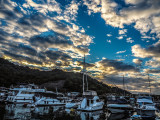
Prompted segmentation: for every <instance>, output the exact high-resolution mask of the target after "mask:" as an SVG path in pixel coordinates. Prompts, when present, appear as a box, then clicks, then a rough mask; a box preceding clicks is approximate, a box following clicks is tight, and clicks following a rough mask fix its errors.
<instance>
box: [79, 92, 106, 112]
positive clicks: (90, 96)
mask: <svg viewBox="0 0 160 120" xmlns="http://www.w3.org/2000/svg"><path fill="white" fill-rule="evenodd" d="M83 97H84V98H83V100H82V102H81V104H80V105H79V106H78V109H77V110H81V111H97V110H102V109H103V105H104V102H103V101H101V100H100V99H99V97H98V96H97V92H96V91H85V92H83Z"/></svg>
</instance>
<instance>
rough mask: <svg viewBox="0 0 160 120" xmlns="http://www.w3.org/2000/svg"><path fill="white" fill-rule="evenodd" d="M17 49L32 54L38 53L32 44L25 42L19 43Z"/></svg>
mask: <svg viewBox="0 0 160 120" xmlns="http://www.w3.org/2000/svg"><path fill="white" fill-rule="evenodd" d="M17 50H20V51H23V52H24V53H26V54H29V55H32V56H34V55H36V54H37V51H36V50H35V49H33V48H32V47H31V46H28V45H24V44H19V45H18V46H17Z"/></svg>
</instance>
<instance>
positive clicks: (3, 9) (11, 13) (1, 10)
mask: <svg viewBox="0 0 160 120" xmlns="http://www.w3.org/2000/svg"><path fill="white" fill-rule="evenodd" d="M0 5H1V6H0V14H3V15H4V17H5V19H7V20H13V19H17V18H18V14H20V12H19V10H18V9H17V8H16V7H15V8H12V7H11V6H12V3H11V2H10V1H9V0H1V1H0ZM9 7H10V8H11V9H12V10H11V9H8V8H9Z"/></svg>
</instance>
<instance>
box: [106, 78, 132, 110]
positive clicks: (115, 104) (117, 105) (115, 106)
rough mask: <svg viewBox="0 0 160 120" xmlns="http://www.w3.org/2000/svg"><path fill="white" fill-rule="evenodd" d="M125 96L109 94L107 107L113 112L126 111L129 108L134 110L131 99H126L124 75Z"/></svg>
mask: <svg viewBox="0 0 160 120" xmlns="http://www.w3.org/2000/svg"><path fill="white" fill-rule="evenodd" d="M123 89H124V95H123V96H114V95H112V96H107V108H108V111H110V112H111V113H124V112H127V111H128V110H132V106H131V105H130V104H129V101H128V100H126V99H125V85H124V76H123Z"/></svg>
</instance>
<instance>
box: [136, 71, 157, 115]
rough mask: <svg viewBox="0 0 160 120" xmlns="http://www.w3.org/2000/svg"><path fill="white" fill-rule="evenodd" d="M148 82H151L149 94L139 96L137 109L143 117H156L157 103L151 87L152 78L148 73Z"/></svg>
mask: <svg viewBox="0 0 160 120" xmlns="http://www.w3.org/2000/svg"><path fill="white" fill-rule="evenodd" d="M148 82H149V90H150V94H149V96H141V95H139V97H138V98H137V108H136V111H137V113H138V114H139V115H141V117H142V118H155V117H156V107H155V103H154V102H153V100H152V97H151V87H150V79H149V74H148Z"/></svg>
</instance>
